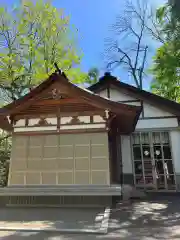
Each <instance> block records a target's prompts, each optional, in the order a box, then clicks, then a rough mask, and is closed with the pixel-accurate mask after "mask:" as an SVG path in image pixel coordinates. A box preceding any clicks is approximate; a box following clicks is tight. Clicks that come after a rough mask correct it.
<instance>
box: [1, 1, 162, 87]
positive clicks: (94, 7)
mask: <svg viewBox="0 0 180 240" xmlns="http://www.w3.org/2000/svg"><path fill="white" fill-rule="evenodd" d="M124 1H125V0H53V4H54V6H56V7H58V8H63V9H64V10H65V13H66V14H68V15H69V16H70V19H71V24H73V25H74V26H75V27H76V28H77V29H78V46H79V48H80V49H82V51H83V55H84V56H83V59H82V63H81V68H82V70H83V71H88V69H89V68H91V67H98V68H99V69H100V70H101V73H102V72H104V71H105V68H104V67H105V59H104V57H103V52H104V49H105V46H104V45H105V38H107V37H108V36H109V34H110V29H109V28H110V26H111V25H112V24H113V23H114V22H115V19H116V16H117V15H118V13H119V12H120V11H121V10H122V9H123V6H124ZM149 2H150V3H151V4H152V5H153V6H154V7H158V6H160V5H162V4H163V3H164V2H166V0H149ZM0 3H1V4H4V1H2V0H0ZM16 3H17V1H16V0H8V4H9V5H11V4H16ZM150 41H152V40H150ZM151 44H152V42H151ZM154 48H156V44H155V45H154ZM149 61H150V59H149ZM114 74H116V75H117V76H118V77H119V78H120V79H122V81H125V82H128V83H131V80H129V79H128V76H127V74H126V72H125V71H123V69H117V70H116V71H115V72H114ZM145 85H146V86H145V87H148V85H149V82H147V83H146V84H145Z"/></svg>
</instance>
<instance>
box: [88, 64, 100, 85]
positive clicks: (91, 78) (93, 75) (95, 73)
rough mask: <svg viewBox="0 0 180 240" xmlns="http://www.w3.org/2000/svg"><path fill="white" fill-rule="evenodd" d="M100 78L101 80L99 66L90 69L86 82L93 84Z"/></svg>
mask: <svg viewBox="0 0 180 240" xmlns="http://www.w3.org/2000/svg"><path fill="white" fill-rule="evenodd" d="M98 80H99V70H98V68H96V67H93V68H91V69H90V70H89V71H88V76H87V79H86V83H88V84H91V85H92V84H95V83H97V82H98Z"/></svg>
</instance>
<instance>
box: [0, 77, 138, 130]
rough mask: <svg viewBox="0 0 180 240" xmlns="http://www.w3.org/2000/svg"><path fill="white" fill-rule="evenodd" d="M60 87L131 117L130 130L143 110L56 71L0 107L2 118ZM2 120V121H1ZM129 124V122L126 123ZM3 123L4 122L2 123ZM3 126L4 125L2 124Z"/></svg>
mask: <svg viewBox="0 0 180 240" xmlns="http://www.w3.org/2000/svg"><path fill="white" fill-rule="evenodd" d="M53 87H56V88H57V87H58V88H59V89H60V90H62V91H64V92H66V93H67V94H68V95H70V96H73V97H76V98H78V99H81V100H82V101H83V102H85V103H88V104H89V105H92V106H95V107H97V108H99V109H104V110H109V111H110V112H112V113H115V114H116V115H118V116H119V117H121V119H122V118H124V119H126V118H127V119H129V126H130V125H131V127H130V128H131V129H130V128H129V129H130V131H133V130H134V128H135V125H136V123H137V120H138V117H139V115H140V112H141V107H139V106H131V105H127V104H122V103H117V102H115V101H111V100H109V99H106V98H102V97H100V96H99V95H97V94H95V93H93V92H91V91H90V90H87V89H83V88H80V87H78V86H76V85H74V84H72V83H71V82H70V81H68V79H67V77H66V76H65V74H64V73H61V74H60V73H54V74H52V75H51V76H50V77H49V78H48V79H47V80H45V81H44V82H42V83H41V84H40V85H39V86H38V87H36V88H35V89H33V90H32V91H31V92H29V93H28V94H26V95H25V96H23V97H22V98H20V99H18V100H16V101H14V102H12V103H10V104H8V105H6V106H5V107H3V108H1V109H0V120H1V118H4V117H6V118H7V116H11V115H17V114H18V113H20V112H21V111H23V110H24V109H28V107H29V106H31V105H32V104H34V103H36V102H37V101H38V100H39V99H40V96H42V94H44V93H45V92H47V89H49V88H53ZM0 122H1V121H0ZM124 124H125V123H124ZM126 124H127V123H126ZM1 125H2V124H1ZM124 126H125V125H124ZM1 127H2V128H3V126H1Z"/></svg>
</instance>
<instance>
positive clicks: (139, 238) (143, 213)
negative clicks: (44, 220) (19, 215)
mask: <svg viewBox="0 0 180 240" xmlns="http://www.w3.org/2000/svg"><path fill="white" fill-rule="evenodd" d="M179 200H180V197H178V196H163V197H159V198H156V199H155V198H154V199H149V200H147V201H134V202H132V203H131V204H118V205H117V208H116V209H113V210H112V214H111V218H110V221H109V230H108V234H107V235H99V234H91V235H90V234H78V235H77V234H63V233H61V234H60V233H46V232H36V233H22V232H12V233H8V235H4V236H1V238H0V239H2V240H22V239H27V240H37V239H38V240H44V239H46V240H55V239H60V240H61V239H63V240H66V239H67V240H81V239H83V240H84V239H86V240H98V239H99V240H100V239H107V240H110V239H111V240H113V239H119V238H120V239H126V240H130V239H131V240H144V239H147V240H153V239H180V230H179V229H180V204H179ZM54 227H58V226H56V223H55V224H54ZM5 234H6V233H5Z"/></svg>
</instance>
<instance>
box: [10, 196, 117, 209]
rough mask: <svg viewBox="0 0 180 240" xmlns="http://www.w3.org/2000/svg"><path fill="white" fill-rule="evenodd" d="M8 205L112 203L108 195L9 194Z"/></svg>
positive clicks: (87, 204)
mask: <svg viewBox="0 0 180 240" xmlns="http://www.w3.org/2000/svg"><path fill="white" fill-rule="evenodd" d="M6 199H7V201H6V203H7V205H8V206H22V207H24V206H26V207H28V206H29V207H35V206H37V207H38V206H43V207H45V206H46V207H95V206H97V207H99V206H101V207H102V206H107V205H111V204H112V197H110V196H10V197H7V198H6Z"/></svg>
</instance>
